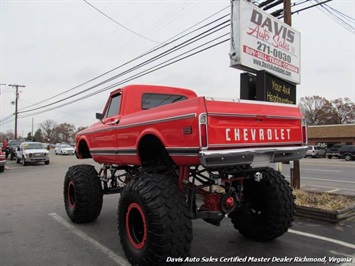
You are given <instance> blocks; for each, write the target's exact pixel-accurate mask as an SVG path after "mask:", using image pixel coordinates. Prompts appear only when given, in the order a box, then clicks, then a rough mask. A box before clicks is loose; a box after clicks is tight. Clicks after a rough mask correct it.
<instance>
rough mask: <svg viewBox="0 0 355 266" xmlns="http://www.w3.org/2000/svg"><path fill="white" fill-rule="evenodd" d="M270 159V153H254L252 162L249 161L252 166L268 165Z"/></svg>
mask: <svg viewBox="0 0 355 266" xmlns="http://www.w3.org/2000/svg"><path fill="white" fill-rule="evenodd" d="M270 161H271V154H268V153H264V154H256V155H254V158H253V162H252V163H251V165H250V166H251V167H252V168H260V167H268V166H269V165H270Z"/></svg>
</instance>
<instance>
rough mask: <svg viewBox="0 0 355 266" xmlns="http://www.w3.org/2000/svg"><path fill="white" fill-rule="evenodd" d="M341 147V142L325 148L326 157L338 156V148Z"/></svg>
mask: <svg viewBox="0 0 355 266" xmlns="http://www.w3.org/2000/svg"><path fill="white" fill-rule="evenodd" d="M341 147H343V145H342V144H334V145H333V146H331V147H329V148H328V149H327V155H326V156H327V157H328V159H332V158H333V157H339V152H340V148H341Z"/></svg>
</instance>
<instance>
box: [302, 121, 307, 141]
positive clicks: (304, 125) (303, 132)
mask: <svg viewBox="0 0 355 266" xmlns="http://www.w3.org/2000/svg"><path fill="white" fill-rule="evenodd" d="M302 143H303V144H304V145H307V144H308V137H307V123H306V120H305V119H302Z"/></svg>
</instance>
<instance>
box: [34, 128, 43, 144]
mask: <svg viewBox="0 0 355 266" xmlns="http://www.w3.org/2000/svg"><path fill="white" fill-rule="evenodd" d="M33 139H34V140H35V141H39V142H44V141H43V138H42V130H41V129H40V128H39V129H37V131H36V132H35V134H34V135H33Z"/></svg>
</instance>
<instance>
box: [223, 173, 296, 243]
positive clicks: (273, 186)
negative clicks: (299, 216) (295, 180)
mask: <svg viewBox="0 0 355 266" xmlns="http://www.w3.org/2000/svg"><path fill="white" fill-rule="evenodd" d="M263 174H264V179H263V180H261V182H260V183H257V182H255V181H253V180H250V181H251V182H254V183H253V185H252V186H260V187H259V192H258V193H256V194H254V196H259V197H263V199H262V200H263V201H264V202H265V204H266V206H267V207H266V209H265V210H264V211H263V215H261V216H255V215H251V214H250V213H246V212H242V211H236V212H233V213H231V214H230V215H229V217H230V218H231V221H232V223H233V224H234V227H235V228H236V229H238V230H239V232H240V233H241V234H242V235H243V236H245V237H246V238H250V239H253V240H256V241H262V242H264V241H270V240H272V239H275V238H277V237H279V236H281V235H283V234H284V233H285V232H287V230H288V228H289V227H291V226H292V222H293V217H294V214H295V203H294V198H295V197H294V196H293V195H292V189H291V187H290V186H289V183H288V182H287V181H286V180H285V178H284V177H283V176H282V175H281V174H279V173H278V172H276V171H275V170H273V169H270V168H268V169H267V170H265V171H263ZM249 189H254V188H253V187H249ZM252 193H253V192H252Z"/></svg>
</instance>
